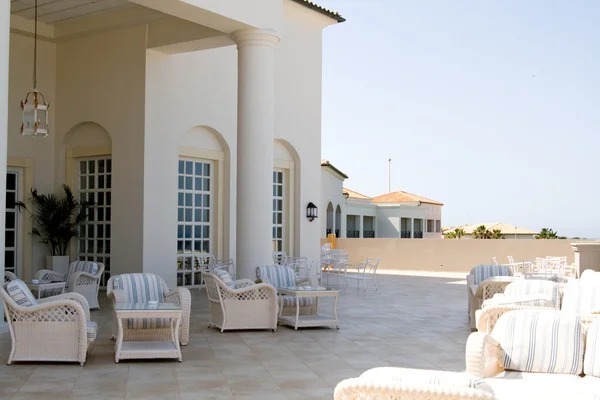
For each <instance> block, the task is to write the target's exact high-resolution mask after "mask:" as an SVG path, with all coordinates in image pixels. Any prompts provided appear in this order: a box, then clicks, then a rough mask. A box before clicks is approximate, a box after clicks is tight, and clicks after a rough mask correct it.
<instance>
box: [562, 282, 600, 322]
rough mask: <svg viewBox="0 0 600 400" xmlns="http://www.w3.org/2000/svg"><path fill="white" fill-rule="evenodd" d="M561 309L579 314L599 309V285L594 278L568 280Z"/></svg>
mask: <svg viewBox="0 0 600 400" xmlns="http://www.w3.org/2000/svg"><path fill="white" fill-rule="evenodd" d="M561 309H562V310H563V311H566V312H569V313H581V314H585V313H589V312H591V311H598V310H600V285H598V284H597V282H595V281H594V280H587V281H585V282H584V281H570V282H569V283H567V285H566V286H565V292H564V295H563V301H562V308H561Z"/></svg>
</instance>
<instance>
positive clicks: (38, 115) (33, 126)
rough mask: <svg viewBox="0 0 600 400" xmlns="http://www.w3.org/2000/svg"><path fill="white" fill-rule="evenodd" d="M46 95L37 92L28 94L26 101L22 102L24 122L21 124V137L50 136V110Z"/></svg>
mask: <svg viewBox="0 0 600 400" xmlns="http://www.w3.org/2000/svg"><path fill="white" fill-rule="evenodd" d="M49 107H50V104H46V101H45V100H44V95H43V94H42V93H40V92H38V91H37V90H35V89H34V90H33V92H29V93H27V96H26V97H25V100H24V101H21V111H22V114H23V122H22V123H21V135H23V136H44V137H46V136H48V108H49Z"/></svg>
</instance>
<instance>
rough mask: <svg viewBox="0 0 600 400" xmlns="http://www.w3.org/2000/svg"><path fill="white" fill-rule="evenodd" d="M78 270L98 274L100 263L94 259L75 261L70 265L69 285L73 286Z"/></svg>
mask: <svg viewBox="0 0 600 400" xmlns="http://www.w3.org/2000/svg"><path fill="white" fill-rule="evenodd" d="M76 272H87V273H88V274H92V275H96V274H97V273H98V264H96V263H95V262H93V261H75V262H72V263H71V264H70V265H69V273H68V274H67V287H73V286H74V285H75V282H72V281H73V279H75V273H76Z"/></svg>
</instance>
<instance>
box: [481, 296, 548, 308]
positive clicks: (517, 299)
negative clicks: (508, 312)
mask: <svg viewBox="0 0 600 400" xmlns="http://www.w3.org/2000/svg"><path fill="white" fill-rule="evenodd" d="M506 305H511V306H528V307H544V308H556V303H554V302H553V301H552V298H551V297H549V296H544V295H540V294H534V295H522V296H503V295H498V294H496V295H495V296H494V297H492V298H491V299H487V300H485V301H484V302H483V304H482V306H481V308H486V307H490V306H506Z"/></svg>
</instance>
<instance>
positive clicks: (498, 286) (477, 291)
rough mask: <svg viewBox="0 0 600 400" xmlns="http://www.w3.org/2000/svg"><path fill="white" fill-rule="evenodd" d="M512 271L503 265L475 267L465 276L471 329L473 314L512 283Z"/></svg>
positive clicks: (472, 326) (473, 319) (473, 326)
mask: <svg viewBox="0 0 600 400" xmlns="http://www.w3.org/2000/svg"><path fill="white" fill-rule="evenodd" d="M514 279H515V278H514V277H513V276H512V270H511V269H510V268H509V267H507V266H505V265H477V266H475V267H473V269H471V272H470V273H469V275H467V292H468V314H469V320H470V321H471V329H475V325H476V324H475V312H476V311H477V310H479V309H480V308H481V305H482V304H483V302H484V301H485V300H487V299H491V298H492V297H494V295H495V294H497V293H503V292H504V289H505V288H506V286H507V285H508V284H509V283H511V282H512V281H514Z"/></svg>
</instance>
